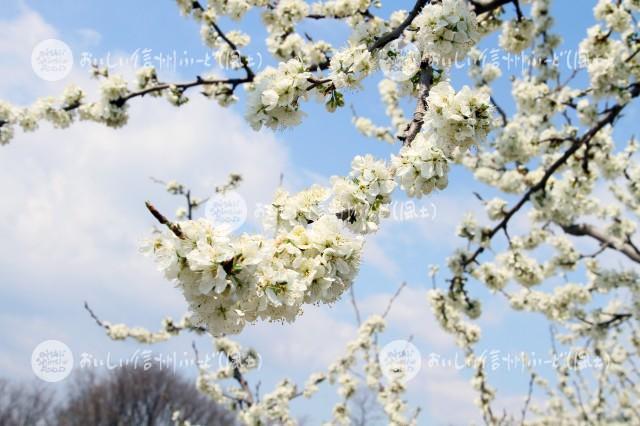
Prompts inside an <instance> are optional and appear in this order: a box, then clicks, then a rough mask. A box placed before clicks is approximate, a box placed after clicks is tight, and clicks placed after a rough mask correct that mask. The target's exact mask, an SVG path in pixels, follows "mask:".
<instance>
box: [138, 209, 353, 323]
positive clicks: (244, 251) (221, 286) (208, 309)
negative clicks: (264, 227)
mask: <svg viewBox="0 0 640 426" xmlns="http://www.w3.org/2000/svg"><path fill="white" fill-rule="evenodd" d="M177 226H178V227H179V229H180V231H181V233H180V235H179V236H178V235H176V234H175V233H173V232H168V231H167V232H165V233H160V234H157V235H156V236H155V237H154V238H153V239H151V240H149V241H148V242H147V243H146V246H145V247H144V250H145V251H146V252H148V253H150V254H151V255H153V256H154V257H155V258H156V261H157V263H158V265H159V267H160V269H161V270H162V271H164V273H165V276H166V277H167V278H168V279H170V280H175V281H176V282H177V284H178V286H179V287H180V289H181V290H182V292H183V294H184V296H185V298H186V300H187V302H188V303H189V306H190V309H191V311H192V312H193V318H192V320H193V322H194V323H195V324H199V325H204V326H206V327H207V329H208V331H209V332H210V333H212V334H214V335H220V334H222V333H229V334H231V333H238V332H239V331H241V330H242V329H243V328H244V326H245V325H246V324H247V323H251V322H255V321H257V320H275V321H293V320H294V319H295V318H296V317H297V316H298V315H299V314H300V312H301V308H302V305H303V304H305V303H309V304H313V303H331V302H334V301H335V300H337V299H338V298H339V296H340V295H341V294H342V293H343V292H344V291H345V290H346V289H347V288H348V287H349V286H350V285H351V283H352V281H353V279H354V277H355V274H356V272H357V269H358V266H359V261H360V252H361V249H362V241H361V240H360V239H358V238H357V237H349V236H348V235H346V234H345V233H344V230H343V225H342V222H341V221H340V219H338V218H337V217H336V216H335V215H324V216H322V217H320V218H319V219H318V220H317V221H315V222H313V223H311V224H310V225H308V226H307V227H305V226H303V225H296V226H294V227H293V228H292V229H290V230H287V231H284V230H283V231H282V232H281V233H278V234H277V235H276V237H275V238H274V239H266V238H264V237H263V236H260V235H247V234H243V235H241V236H239V237H237V238H234V237H232V236H230V235H229V232H228V229H224V228H223V227H214V226H212V225H211V223H210V222H208V221H207V220H205V219H200V220H194V221H183V222H179V223H178V224H177Z"/></svg>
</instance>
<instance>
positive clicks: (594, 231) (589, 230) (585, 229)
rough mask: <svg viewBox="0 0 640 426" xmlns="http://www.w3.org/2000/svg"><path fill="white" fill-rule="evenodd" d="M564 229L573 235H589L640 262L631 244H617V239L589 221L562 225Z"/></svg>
mask: <svg viewBox="0 0 640 426" xmlns="http://www.w3.org/2000/svg"><path fill="white" fill-rule="evenodd" d="M562 230H563V231H564V232H566V233H567V234H569V235H573V236H576V237H584V236H589V237H591V238H593V239H595V240H597V241H599V242H600V243H601V244H602V245H603V246H606V247H609V248H611V249H614V250H617V251H619V252H620V253H622V254H624V255H625V256H627V257H628V258H629V259H631V260H633V261H634V262H636V263H640V255H639V254H638V253H637V252H636V251H635V250H634V249H633V247H632V246H631V245H630V244H627V243H624V244H622V245H619V244H616V243H615V241H614V240H613V239H612V238H611V237H609V236H608V235H607V234H605V233H604V232H602V231H601V230H599V229H598V228H596V227H595V226H593V225H589V224H587V223H580V224H571V225H567V226H562Z"/></svg>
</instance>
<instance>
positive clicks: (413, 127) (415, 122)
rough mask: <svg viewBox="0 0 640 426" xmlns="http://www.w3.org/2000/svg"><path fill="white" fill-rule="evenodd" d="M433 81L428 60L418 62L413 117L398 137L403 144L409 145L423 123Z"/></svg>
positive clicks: (431, 69)
mask: <svg viewBox="0 0 640 426" xmlns="http://www.w3.org/2000/svg"><path fill="white" fill-rule="evenodd" d="M432 83H433V68H432V67H431V64H430V63H429V61H428V60H427V61H423V62H422V63H421V64H420V89H419V91H418V101H417V104H416V109H415V111H414V113H413V119H412V120H411V121H410V122H409V124H408V125H407V128H406V131H405V133H404V135H402V136H400V137H399V139H400V140H401V141H402V143H403V144H404V145H411V142H413V140H414V139H415V138H416V136H418V133H419V132H420V130H421V129H422V125H423V124H424V115H425V114H426V112H427V97H428V96H429V91H430V90H431V84H432Z"/></svg>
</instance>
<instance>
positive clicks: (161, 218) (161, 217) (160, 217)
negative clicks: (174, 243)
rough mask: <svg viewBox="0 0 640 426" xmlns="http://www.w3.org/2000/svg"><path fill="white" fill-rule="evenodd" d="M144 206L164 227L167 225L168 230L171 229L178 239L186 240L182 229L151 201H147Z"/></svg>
mask: <svg viewBox="0 0 640 426" xmlns="http://www.w3.org/2000/svg"><path fill="white" fill-rule="evenodd" d="M144 205H145V206H147V209H148V210H149V212H151V214H152V215H153V217H155V218H156V220H157V221H158V222H160V223H161V224H162V225H165V226H166V227H167V228H169V229H170V230H171V232H173V234H174V235H175V236H176V237H178V238H180V239H184V234H183V233H182V229H180V226H179V225H178V224H175V223H173V222H171V221H170V220H169V219H167V218H166V217H165V216H164V215H163V214H162V213H160V212H159V211H158V210H157V209H156V208H155V207H154V205H153V204H151V203H150V202H149V201H145V203H144Z"/></svg>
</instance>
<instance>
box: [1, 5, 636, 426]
mask: <svg viewBox="0 0 640 426" xmlns="http://www.w3.org/2000/svg"><path fill="white" fill-rule="evenodd" d="M5 3H7V2H5ZM386 3H389V4H394V5H396V4H397V5H398V7H403V8H410V7H411V6H412V4H413V2H411V1H402V2H400V1H398V2H395V1H394V2H389V1H388V2H386ZM556 3H557V5H555V6H554V15H555V16H556V19H557V21H558V23H559V27H558V28H561V29H562V30H561V31H560V33H561V35H562V36H563V37H564V39H565V44H564V48H566V49H572V50H574V51H575V49H576V48H577V44H578V42H579V40H580V39H581V38H582V36H583V35H584V33H585V30H586V28H587V27H588V26H590V25H592V23H593V17H592V12H591V9H592V6H593V3H594V2H593V1H580V2H575V1H557V2H556ZM526 10H527V9H526V8H525V11H526ZM388 12H389V10H388V8H385V9H383V10H382V11H381V12H380V13H381V14H382V15H385V14H388ZM509 13H512V10H510V9H509ZM235 25H236V24H235V23H232V22H230V21H223V22H222V27H223V28H224V29H226V30H229V29H232V28H234V26H235ZM242 28H243V30H244V31H247V32H248V33H249V34H250V35H251V36H252V39H253V43H252V47H251V48H250V49H247V52H248V53H249V54H250V55H251V56H252V57H254V58H262V59H263V61H262V65H263V66H264V65H266V64H269V63H272V62H269V61H268V55H267V54H266V53H265V48H264V41H263V39H264V30H263V29H261V28H260V26H259V17H258V15H257V14H255V13H252V14H250V15H249V16H248V17H247V19H246V20H245V22H244V23H243V24H242ZM304 29H305V30H306V31H308V32H309V33H310V34H312V35H313V36H314V37H315V38H316V39H325V40H327V41H331V42H336V43H338V45H341V44H342V43H344V42H343V40H344V38H345V36H346V35H347V31H346V29H345V28H344V27H343V26H342V24H338V23H330V22H317V21H313V22H310V23H308V24H305V26H304ZM198 30H199V29H198V27H197V25H196V24H195V23H194V22H192V21H190V20H188V19H185V18H182V17H181V16H179V14H178V11H177V8H176V6H175V5H174V4H173V2H172V1H169V0H166V1H162V2H158V1H151V0H140V1H136V2H131V1H125V0H114V1H110V2H77V1H72V0H58V1H56V2H39V1H27V0H9V1H8V5H3V8H2V10H0V35H2V37H0V73H2V75H1V76H0V77H2V78H0V98H2V99H6V100H9V101H11V102H15V103H18V104H27V103H29V102H31V101H33V100H34V99H35V98H36V97H39V96H44V95H55V94H58V93H60V92H61V90H62V88H63V87H64V86H65V85H66V84H68V83H69V82H71V81H74V82H78V84H80V85H81V86H83V87H87V88H88V91H89V93H90V97H91V94H92V93H95V83H94V82H92V81H90V80H89V79H88V77H87V69H82V67H80V66H79V64H78V60H79V57H81V55H82V53H83V52H89V53H90V54H91V55H93V56H94V57H98V58H105V57H107V55H110V56H111V58H112V59H114V60H115V59H116V58H123V57H130V55H131V54H132V53H133V52H135V51H136V50H138V51H139V52H140V51H141V50H142V49H151V50H152V52H153V55H157V54H159V53H163V54H167V53H171V52H173V51H176V52H178V54H179V55H180V54H183V53H182V52H187V54H188V55H191V56H194V57H203V55H204V54H205V53H206V49H205V48H204V47H203V46H202V44H201V43H200V38H199V31H198ZM51 37H54V38H59V39H61V40H64V41H65V42H66V43H67V44H69V45H70V46H71V48H72V50H73V52H74V55H75V58H76V65H75V67H74V69H73V71H72V73H71V75H70V76H69V77H68V78H67V79H65V80H64V81H62V82H56V83H46V82H43V81H41V80H38V79H37V77H36V76H35V75H34V74H33V72H32V70H31V66H30V62H29V61H30V52H31V49H32V47H33V46H35V44H37V43H38V42H39V41H41V40H44V39H46V38H51ZM483 46H491V47H493V46H496V37H495V36H493V37H491V38H489V39H487V40H485V41H484V42H483ZM118 71H122V72H124V73H125V74H128V75H131V74H130V71H131V70H130V67H129V66H124V67H122V68H121V70H118V69H116V70H114V71H113V72H118ZM205 71H207V70H205V69H203V67H201V66H188V67H179V68H178V69H176V70H162V69H161V70H159V73H160V77H161V79H167V80H170V79H176V80H190V79H193V78H194V76H195V75H197V74H200V73H203V72H205ZM510 73H513V71H511V72H507V71H505V70H503V77H502V78H501V80H500V82H499V83H498V85H497V86H496V89H495V93H496V97H497V98H498V100H499V101H500V102H501V103H502V104H503V105H504V106H505V108H506V109H507V110H511V106H510V105H509V103H508V99H509V92H510V88H509V84H508V77H509V74H510ZM377 82H378V79H377V78H372V79H369V80H367V81H366V83H365V88H366V90H365V91H363V92H361V93H348V94H347V95H346V99H347V103H352V104H353V105H354V107H355V108H356V110H357V111H358V113H359V114H360V115H363V116H368V117H371V118H373V119H374V121H376V122H378V123H386V121H384V114H383V110H384V107H383V106H382V105H381V104H380V102H379V101H378V99H377V90H376V86H377ZM466 82H467V79H466V78H465V76H464V74H463V72H462V71H458V72H455V73H454V74H453V84H454V86H455V87H458V88H459V87H461V86H462V85H463V84H464V83H466ZM241 97H242V94H241ZM409 107H410V105H409ZM635 108H636V109H632V110H630V112H629V113H628V116H627V119H626V121H625V122H623V126H622V128H621V129H620V130H619V132H621V134H623V133H629V131H632V130H633V127H632V125H631V124H628V121H629V116H634V115H636V116H637V107H635ZM303 109H304V110H305V111H306V112H307V113H308V115H309V116H308V118H307V119H306V120H305V121H304V122H303V124H302V125H300V126H299V127H296V128H294V129H288V130H285V131H281V132H277V133H273V132H270V131H262V132H259V133H256V132H253V131H252V130H251V129H249V128H248V126H246V124H244V123H243V121H242V114H243V102H242V101H241V102H239V104H238V105H236V106H234V107H232V108H231V109H229V110H222V109H221V108H219V107H218V106H217V105H215V104H214V103H213V102H209V101H206V100H203V99H200V97H198V95H197V94H195V93H194V94H193V95H192V102H190V103H189V104H188V105H186V106H185V107H183V108H180V109H175V108H174V107H172V106H170V105H168V104H167V103H166V102H165V101H163V100H157V99H144V100H142V101H140V100H136V101H135V102H134V104H132V107H131V117H130V125H129V126H127V127H126V128H125V129H122V130H112V129H105V128H103V127H101V126H100V125H97V124H92V123H82V124H79V125H76V126H74V127H73V128H72V129H70V130H68V131H60V130H53V129H50V128H49V127H47V126H46V125H45V126H43V128H42V129H41V130H40V131H38V132H36V133H35V134H29V135H23V134H21V133H18V135H17V136H16V138H15V139H14V141H13V142H12V143H11V144H10V145H8V146H5V147H2V149H1V150H0V176H1V177H2V178H4V182H5V185H6V186H7V188H6V193H5V194H4V195H3V200H2V205H3V208H2V211H1V212H0V231H1V232H2V233H3V243H2V244H0V270H1V271H2V272H1V273H0V287H1V288H2V298H0V341H2V345H1V346H2V351H0V370H2V371H3V372H5V374H7V375H10V376H12V377H16V378H30V377H32V376H31V371H30V364H29V362H30V361H29V360H30V356H31V351H32V349H33V347H35V345H36V344H37V343H39V342H40V341H42V340H45V339H48V338H56V339H59V340H62V341H65V342H66V343H67V344H69V346H70V347H71V348H72V350H73V351H74V355H76V356H77V357H79V356H80V354H81V353H82V352H89V353H92V354H94V355H95V356H97V357H99V358H105V357H106V354H107V353H111V354H113V356H114V357H126V356H130V355H131V354H132V353H134V351H135V350H136V349H137V348H138V347H139V346H137V345H135V344H132V343H114V342H110V341H108V340H107V339H106V337H104V336H103V335H102V333H101V331H100V330H99V329H98V328H97V327H96V326H95V324H94V323H92V322H91V320H90V319H89V317H88V316H87V315H86V313H85V312H84V311H83V309H82V302H83V301H84V300H88V301H89V302H90V303H91V304H92V306H93V308H94V309H95V310H96V311H97V312H98V313H100V315H101V316H102V317H104V318H106V319H109V320H111V321H113V322H126V323H128V324H131V325H143V326H147V327H150V328H155V327H156V325H157V324H159V321H160V320H161V318H162V317H163V316H164V315H165V314H171V315H173V316H174V317H179V316H180V315H181V313H182V312H183V311H184V303H183V302H182V300H181V296H180V294H179V293H178V291H177V290H175V289H173V288H171V285H170V284H168V283H167V282H166V281H164V280H163V278H162V277H161V276H160V274H159V273H157V272H156V271H155V267H154V265H153V264H152V262H151V261H150V260H148V259H145V258H143V257H141V256H140V255H138V254H137V249H136V246H137V244H138V242H139V240H140V238H142V237H143V236H144V235H145V234H146V233H147V231H148V230H149V228H150V227H151V226H152V225H153V221H152V219H151V218H150V217H149V216H148V214H147V212H146V211H145V210H144V209H143V208H142V202H143V201H144V200H145V199H152V200H154V201H155V202H157V204H158V205H159V206H160V207H161V209H163V210H164V211H167V212H170V211H172V210H173V209H175V207H177V205H176V200H175V199H172V198H171V197H170V196H168V195H166V194H164V193H163V190H162V188H161V187H160V186H157V185H154V184H153V183H151V182H150V181H149V180H148V177H149V176H155V177H158V178H162V179H177V180H179V181H181V182H183V183H185V184H187V185H189V186H191V187H193V188H194V190H195V191H196V192H197V193H200V194H202V195H203V196H207V195H208V191H210V190H211V188H212V186H213V185H215V184H219V183H221V182H223V181H224V179H225V176H226V175H227V174H228V173H231V172H240V173H242V174H243V175H244V177H245V182H244V183H243V185H242V187H241V188H240V190H239V192H240V193H241V194H242V195H243V196H244V197H245V198H246V199H247V201H248V204H249V206H250V208H251V206H253V205H255V203H257V202H262V203H264V202H268V200H269V199H270V197H271V194H272V193H273V191H274V190H275V188H276V187H277V185H278V178H279V175H280V173H284V176H285V186H287V187H288V188H289V189H292V190H298V189H302V188H304V187H305V186H308V185H310V184H312V183H315V182H323V181H326V180H327V179H328V178H329V177H330V176H331V175H336V174H337V175H341V174H345V173H346V172H347V171H348V170H349V164H350V162H351V159H352V157H353V156H354V155H358V154H364V153H372V154H374V155H376V156H378V157H380V158H386V157H388V155H389V154H391V153H392V152H395V151H396V150H397V149H398V146H397V145H394V146H389V145H387V144H385V143H382V142H377V141H373V140H367V139H365V138H364V137H362V136H360V135H359V134H358V133H357V132H356V130H355V129H354V128H353V127H352V125H351V113H350V112H349V111H348V109H345V111H343V112H342V113H336V114H329V113H327V112H326V111H324V107H323V106H322V105H318V104H314V103H313V102H309V103H307V104H306V105H305V106H304V108H303ZM472 191H480V192H481V193H483V194H490V192H489V191H488V189H487V188H486V187H485V186H483V185H481V184H478V183H476V182H474V181H473V179H471V178H470V176H469V174H468V173H466V172H465V171H463V170H459V169H456V170H454V171H453V173H452V174H451V176H450V185H449V187H448V188H447V190H446V191H443V192H441V193H439V194H435V195H433V196H432V197H430V198H429V199H426V200H422V201H420V202H418V205H427V206H428V207H429V208H430V209H431V210H433V207H432V206H435V211H436V215H435V218H431V219H426V220H412V221H404V222H403V221H391V220H389V221H387V222H386V223H384V224H383V226H382V229H381V231H380V232H379V233H378V234H377V235H376V236H374V237H370V238H369V241H368V246H367V251H366V255H365V261H364V264H363V267H362V271H361V273H360V275H359V277H358V279H357V281H356V284H355V286H356V287H355V291H356V293H357V295H358V298H359V300H360V301H361V307H362V310H363V311H365V312H369V313H376V312H379V311H380V310H381V309H383V308H384V306H385V305H386V301H387V299H388V297H389V296H390V295H391V294H392V293H393V292H394V291H395V289H396V287H397V286H398V285H399V283H401V282H403V281H406V282H407V283H409V288H408V289H407V290H406V291H405V292H404V293H403V296H402V297H401V298H400V299H399V300H398V302H397V304H396V305H395V307H394V310H393V311H392V314H391V316H390V320H391V324H390V329H389V331H388V332H387V333H386V334H385V336H384V339H383V341H384V342H387V341H392V340H396V339H405V338H407V337H408V336H410V335H413V338H414V343H415V344H416V346H418V348H419V349H420V350H421V351H422V354H423V356H424V357H425V359H426V358H427V357H428V354H430V353H432V352H436V353H439V354H442V355H443V356H449V357H451V356H453V355H452V354H454V353H455V352H456V351H455V348H454V346H453V342H452V341H451V339H450V338H449V337H448V336H446V335H444V334H443V333H442V332H441V331H440V330H439V329H438V325H437V324H436V323H435V322H434V320H433V318H432V316H431V314H430V313H429V307H428V304H427V301H426V296H425V290H426V289H427V288H429V287H430V285H431V284H430V280H429V278H428V277H427V274H426V271H427V265H429V264H439V265H442V267H444V264H445V263H444V260H445V258H446V257H447V255H448V254H449V253H450V252H451V251H452V250H453V249H454V248H456V247H458V246H459V245H460V244H461V241H459V240H458V239H457V238H456V237H455V234H454V230H455V226H456V224H457V223H458V221H459V219H460V218H461V217H462V216H463V214H464V213H465V212H466V211H469V210H476V211H478V210H479V208H480V207H481V206H480V203H479V202H478V201H477V200H476V199H475V197H473V196H472ZM398 196H399V197H398V199H399V200H400V201H402V200H404V198H403V197H402V196H401V195H400V194H398ZM250 214H251V210H250ZM253 223H254V222H252V221H250V223H249V224H248V225H247V227H246V229H247V230H249V229H251V228H252V227H253ZM519 223H520V224H523V223H524V219H522V221H521V222H519ZM521 229H522V228H521ZM612 261H616V262H617V261H618V260H616V258H612ZM441 278H442V275H441ZM472 291H473V292H474V293H476V294H479V295H481V296H482V299H483V300H484V302H485V304H484V311H485V318H484V319H483V320H482V321H481V324H482V325H483V328H484V336H485V337H484V339H483V342H482V344H481V347H482V348H485V349H488V350H492V349H495V350H499V351H501V352H502V353H507V352H509V353H511V354H514V353H517V352H520V351H527V352H529V351H536V353H538V354H540V353H541V352H544V350H546V347H547V346H546V344H547V342H548V332H547V325H546V322H538V323H536V322H535V321H531V319H532V315H526V314H520V315H517V316H513V315H509V314H508V313H507V311H506V308H505V305H504V301H503V300H501V299H498V298H495V297H490V296H489V295H488V294H487V292H486V291H484V290H482V289H481V288H480V287H479V286H477V287H474V288H473V290H472ZM354 330H355V326H354V322H353V312H352V310H351V308H350V305H349V303H348V301H346V300H344V301H341V302H339V303H338V304H337V305H336V306H333V307H321V308H315V307H313V308H310V309H308V310H307V312H306V313H305V315H304V316H303V317H302V318H301V320H300V321H298V322H297V323H296V324H293V325H279V324H260V325H257V326H255V327H251V328H250V329H248V330H246V331H245V332H244V333H243V334H242V335H241V336H240V340H241V341H242V342H244V343H247V344H252V345H254V346H255V347H256V349H257V350H258V352H260V353H261V354H262V355H263V368H262V369H261V371H260V372H259V377H260V380H262V382H263V387H262V388H263V389H265V390H268V389H269V388H270V386H269V385H270V384H273V381H274V380H276V379H278V378H281V377H284V376H288V377H292V378H294V379H296V380H297V381H298V382H301V381H303V380H304V378H305V377H306V376H307V375H308V374H309V373H311V372H313V371H315V370H317V369H318V368H320V367H322V365H323V363H324V364H325V365H326V363H327V362H329V361H330V360H331V359H332V358H333V357H335V356H336V355H338V354H339V353H340V351H341V347H342V345H343V344H344V343H345V342H346V341H347V340H349V339H350V338H351V337H353V335H354ZM523 330H525V332H524V333H523ZM190 341H191V337H185V338H182V337H181V338H178V339H176V340H175V341H172V342H171V343H167V344H163V345H159V346H157V347H154V348H151V349H153V350H154V351H158V352H163V351H164V353H170V352H173V351H176V352H177V353H179V354H182V353H183V352H184V351H189V346H190ZM384 342H383V343H384ZM207 345H209V343H208V341H207V340H206V339H199V346H201V347H202V348H205V347H207ZM189 355H190V352H189ZM424 370H425V371H424V374H422V375H419V376H418V377H417V378H416V379H414V380H413V381H412V382H411V383H410V389H409V390H410V392H409V397H410V402H411V404H412V405H413V406H415V405H421V406H422V407H423V409H424V410H423V413H422V415H421V424H448V423H453V424H466V423H468V422H469V420H470V419H474V418H477V413H476V412H475V410H474V408H473V406H472V403H471V400H472V398H473V393H472V391H471V388H470V386H469V385H468V383H467V380H466V379H467V378H468V372H465V371H456V370H455V369H454V370H451V369H437V368H434V369H424ZM427 370H428V371H427ZM491 374H492V377H493V383H494V384H496V385H498V386H499V388H500V390H501V393H500V394H499V397H500V399H501V400H500V404H502V405H503V406H506V407H508V408H510V409H514V407H515V409H516V410H517V409H519V404H520V401H521V399H522V397H523V395H524V394H525V393H526V381H527V377H526V375H524V374H520V373H517V372H514V371H511V370H507V369H505V368H501V369H499V370H498V371H496V372H493V373H491ZM252 379H254V380H257V376H255V377H252ZM333 400H334V399H333V397H332V396H331V393H330V392H323V393H321V398H319V399H318V400H317V401H315V402H303V403H296V406H295V407H296V408H295V409H296V412H297V413H300V414H301V415H302V414H307V415H309V416H310V417H311V419H312V424H318V423H319V422H320V421H321V420H327V418H326V416H323V413H326V412H327V410H326V409H324V410H323V408H325V406H326V404H327V403H328V402H329V401H333Z"/></svg>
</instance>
